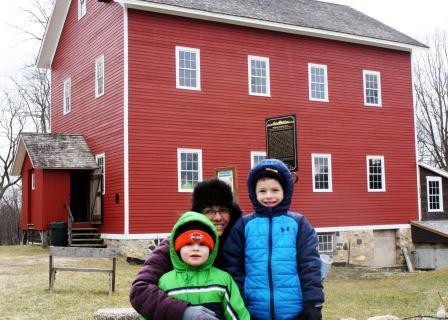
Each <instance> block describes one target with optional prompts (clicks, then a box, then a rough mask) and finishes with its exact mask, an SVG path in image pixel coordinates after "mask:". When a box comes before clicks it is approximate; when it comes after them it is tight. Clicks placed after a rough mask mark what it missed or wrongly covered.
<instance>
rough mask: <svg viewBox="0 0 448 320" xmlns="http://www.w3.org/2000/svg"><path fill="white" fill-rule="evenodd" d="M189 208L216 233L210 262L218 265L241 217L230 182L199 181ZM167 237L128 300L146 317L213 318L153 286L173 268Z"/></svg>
mask: <svg viewBox="0 0 448 320" xmlns="http://www.w3.org/2000/svg"><path fill="white" fill-rule="evenodd" d="M191 202H192V208H191V210H192V211H196V212H199V213H202V214H204V215H205V216H206V217H207V218H208V219H210V221H211V222H212V223H213V225H214V226H215V227H216V230H217V231H218V234H219V237H220V238H219V247H218V256H217V258H216V260H215V263H214V266H215V267H217V268H220V267H221V248H222V246H223V244H224V242H225V241H226V237H227V235H228V232H229V231H230V229H231V228H232V226H233V224H234V223H235V222H236V220H238V218H240V217H241V209H240V207H239V206H238V205H237V204H236V203H235V201H234V199H233V194H232V190H231V189H230V186H229V185H228V184H227V183H225V182H223V181H221V180H218V179H211V180H206V181H203V182H200V183H198V184H197V185H196V187H195V188H194V190H193V195H192V201H191ZM169 241H170V240H169V238H167V239H164V240H163V241H162V242H161V243H160V246H159V247H158V248H157V249H156V250H154V251H153V252H152V254H151V255H150V256H149V258H148V260H146V262H145V264H144V265H143V267H142V269H141V270H140V272H139V273H138V275H137V277H136V278H135V280H134V282H133V283H132V287H131V294H130V301H131V304H132V306H133V307H134V309H135V310H137V312H138V313H140V314H141V315H142V316H144V317H145V318H146V319H154V320H156V319H157V320H165V319H166V320H181V319H183V320H193V319H199V318H200V319H203V320H208V319H215V318H214V317H213V316H211V315H210V314H208V313H207V310H204V309H203V307H200V306H197V307H194V306H189V304H188V302H186V301H184V300H178V299H173V298H171V297H169V296H168V295H167V294H166V293H165V292H164V291H163V290H161V289H159V287H158V286H157V284H158V281H159V278H160V277H161V276H162V275H163V274H165V273H167V272H168V271H171V270H173V265H172V264H171V259H170V253H169Z"/></svg>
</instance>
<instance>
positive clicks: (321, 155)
mask: <svg viewBox="0 0 448 320" xmlns="http://www.w3.org/2000/svg"><path fill="white" fill-rule="evenodd" d="M316 158H326V159H327V160H328V188H327V189H316V184H315V182H316V181H315V177H316V173H317V172H316V167H315V165H314V159H316ZM311 167H312V175H313V176H312V179H311V180H312V182H313V192H333V174H332V168H331V167H332V165H331V154H327V153H313V154H311Z"/></svg>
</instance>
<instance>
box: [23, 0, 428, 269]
mask: <svg viewBox="0 0 448 320" xmlns="http://www.w3.org/2000/svg"><path fill="white" fill-rule="evenodd" d="M418 47H424V45H422V44H421V43H419V42H418V41H416V40H414V39H412V38H409V37H408V36H406V35H404V34H402V33H400V32H398V31H396V30H394V29H392V28H390V27H388V26H386V25H384V24H382V23H380V22H378V21H376V20H374V19H372V18H370V17H368V16H366V15H364V14H362V13H360V12H358V11H356V10H354V9H352V8H350V7H348V6H341V5H335V4H331V3H325V2H319V1H310V0H308V1H297V0H282V1H265V0H257V1H250V2H248V1H244V0H235V1H216V0H203V1H187V0H156V1H146V0H116V1H104V0H103V1H95V0H78V1H70V0H57V1H56V3H55V7H54V10H53V13H52V16H51V20H50V23H49V26H48V30H47V32H46V34H45V39H44V42H43V45H42V47H41V50H40V54H39V58H38V66H39V67H42V68H48V69H51V74H52V77H51V81H52V91H51V101H52V107H51V130H52V132H53V133H60V134H80V135H82V136H83V137H84V138H85V141H86V143H87V145H88V147H89V148H90V150H91V152H92V157H96V158H97V159H100V162H101V163H100V164H101V165H100V167H101V169H102V170H103V173H104V177H103V181H104V188H103V196H102V208H103V211H102V224H101V227H100V231H101V233H102V236H103V238H105V239H109V240H135V239H154V238H157V237H159V236H164V235H166V233H167V232H169V230H170V228H171V226H172V225H173V223H174V221H175V220H176V219H177V217H178V214H180V213H182V212H184V211H185V210H186V209H188V208H189V205H190V198H191V190H192V187H193V185H194V184H195V183H196V182H197V181H200V180H202V179H206V178H210V177H212V176H214V175H215V169H216V168H217V167H226V166H234V167H235V168H236V173H237V186H238V190H239V192H238V197H239V201H240V204H241V205H242V207H243V209H244V211H246V212H249V211H250V210H251V206H250V203H249V200H248V195H247V192H246V184H245V183H246V176H247V174H248V171H249V170H250V167H251V165H252V164H253V163H254V162H256V161H258V159H260V158H262V157H263V156H264V155H265V136H264V132H265V130H264V129H265V127H264V125H265V119H266V118H270V117H274V116H279V115H289V114H294V115H296V118H297V146H298V165H299V171H298V175H299V178H300V179H299V182H298V183H297V184H296V189H295V193H294V198H293V206H292V209H293V210H296V211H299V212H302V213H304V214H306V215H307V216H308V217H309V219H310V221H311V222H312V224H313V225H314V226H315V227H316V228H317V230H318V232H319V234H320V241H321V247H320V249H321V251H324V252H332V253H333V254H335V255H336V256H339V257H341V259H345V258H343V255H344V254H345V252H346V251H347V250H345V249H347V245H348V246H351V248H352V254H354V255H355V256H354V258H353V260H352V261H356V259H358V262H359V263H364V264H376V265H380V264H383V265H385V264H393V262H384V261H383V262H381V261H380V260H378V259H380V257H379V256H380V255H379V254H378V252H377V253H375V250H378V249H375V248H381V249H380V250H381V251H384V250H385V247H384V245H383V243H385V242H387V240H391V239H392V238H393V239H392V240H391V241H396V240H395V238H399V239H400V240H399V241H403V242H406V239H407V234H408V232H407V230H409V228H410V226H409V223H410V221H411V220H417V219H418V218H419V209H418V207H419V206H418V198H419V197H418V181H417V179H418V178H417V165H416V149H415V129H414V113H413V100H412V76H411V55H412V50H414V49H415V48H418ZM30 170H33V169H32V168H31V166H30V165H29V163H28V162H26V161H25V162H24V165H23V166H21V164H20V165H17V169H16V173H18V172H21V174H22V175H23V176H24V177H26V175H27V174H28V173H27V172H29V171H30ZM34 170H36V169H34ZM86 179H87V178H86ZM28 183H29V180H27V179H24V180H23V188H24V190H28V189H27V188H29V187H28ZM48 183H54V184H57V183H58V182H57V181H52V182H48ZM34 192H35V191H34ZM69 193H70V195H71V196H70V203H71V205H73V204H74V203H76V201H77V199H75V198H74V193H73V190H71V191H70V192H69ZM64 196H66V195H65V194H64ZM29 199H31V198H29V197H28V198H26V197H24V204H23V205H24V208H26V206H29V205H30V204H29V203H27V201H31V200H29ZM72 211H73V210H72ZM42 214H46V213H45V212H42ZM73 214H74V215H83V216H85V217H86V215H85V214H84V213H80V212H76V213H75V212H74V213H73ZM29 217H33V215H28V216H26V214H25V215H24V224H23V227H24V228H26V226H27V224H29V223H35V222H34V221H31V220H29V219H32V218H29ZM75 220H76V219H75ZM78 220H79V219H78ZM43 221H47V222H48V219H44V220H43ZM45 227H46V226H45V225H43V228H45ZM353 239H355V243H352V242H353V241H354V240H353ZM350 241H352V242H350ZM397 241H398V240H397ZM360 242H361V243H360ZM368 243H370V244H369V245H368ZM395 245H396V243H395V242H394V243H393V247H394V249H393V250H394V251H393V256H394V257H395V255H396V252H395ZM364 246H367V247H366V248H367V249H366V248H364ZM389 247H390V248H391V247H392V246H389ZM356 248H358V249H359V252H362V254H361V253H359V255H358V256H356ZM386 249H387V248H386ZM363 250H367V251H369V250H370V253H367V254H366V253H365V252H364V251H363ZM369 255H370V256H369ZM348 258H350V257H348Z"/></svg>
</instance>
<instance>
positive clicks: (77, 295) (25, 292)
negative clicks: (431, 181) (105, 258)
mask: <svg viewBox="0 0 448 320" xmlns="http://www.w3.org/2000/svg"><path fill="white" fill-rule="evenodd" d="M58 261H59V262H58ZM94 261H95V262H93V261H92V260H90V259H85V261H83V264H84V265H86V266H87V265H95V266H99V265H98V263H97V260H94ZM61 262H63V263H64V264H66V265H69V264H70V263H71V261H70V260H62V259H61V258H59V259H57V260H56V263H61ZM139 269H140V267H139V266H131V265H129V264H127V263H126V261H125V260H124V259H123V258H119V259H118V262H117V284H116V291H115V293H114V294H113V295H112V296H109V295H108V275H107V274H95V273H84V272H80V273H73V272H61V273H58V274H57V276H56V285H55V292H54V293H53V294H50V293H49V292H48V249H42V248H41V247H37V246H12V247H2V246H0V319H2V320H6V319H7V320H12V319H14V320H16V319H20V320H22V319H23V320H28V319H30V320H34V319H36V320H37V319H39V320H42V319H51V320H55V319H70V320H71V319H73V320H75V319H79V320H80V319H92V315H93V313H94V312H95V311H96V310H97V309H100V308H112V307H130V304H129V298H128V294H129V288H130V285H131V282H132V280H133V279H134V277H135V275H136V274H137V272H138V270H139ZM447 290H448V269H444V270H440V271H431V272H417V273H414V274H407V273H384V272H381V273H379V272H373V271H372V270H364V269H359V268H358V269H347V268H333V270H332V271H331V273H330V276H329V277H328V279H327V280H325V294H326V303H325V307H324V319H325V320H336V319H341V318H344V317H346V318H348V317H352V318H355V319H357V320H364V319H367V318H368V317H370V316H373V315H386V314H392V315H395V316H398V317H402V318H404V317H410V316H414V315H418V314H432V315H434V314H435V312H436V311H437V309H438V307H439V306H440V299H439V297H438V292H440V293H441V294H442V295H443V296H444V297H445V298H448V293H447V292H448V291H447ZM446 300H447V301H448V299H446ZM173 320H174V319H173Z"/></svg>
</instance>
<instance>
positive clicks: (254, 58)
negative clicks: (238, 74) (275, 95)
mask: <svg viewBox="0 0 448 320" xmlns="http://www.w3.org/2000/svg"><path fill="white" fill-rule="evenodd" d="M252 61H264V62H266V93H257V92H252V86H251V80H252V69H251V67H250V65H251V62H252ZM269 69H270V68H269V58H267V57H258V56H247V71H248V72H247V74H248V78H249V80H248V87H249V95H251V96H261V97H270V96H271V80H270V78H271V77H270V71H269Z"/></svg>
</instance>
